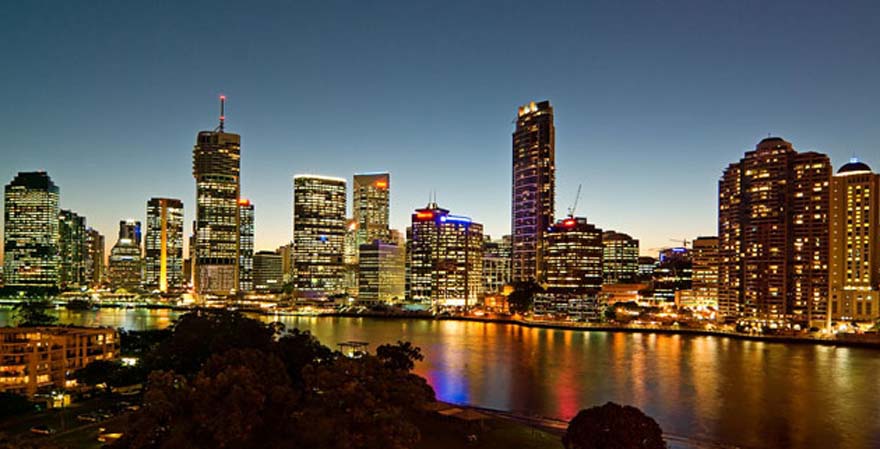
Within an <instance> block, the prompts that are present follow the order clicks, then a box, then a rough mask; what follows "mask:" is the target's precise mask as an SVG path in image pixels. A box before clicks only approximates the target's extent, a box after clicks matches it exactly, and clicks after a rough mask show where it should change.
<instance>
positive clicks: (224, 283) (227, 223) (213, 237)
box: [193, 96, 241, 295]
mask: <svg viewBox="0 0 880 449" xmlns="http://www.w3.org/2000/svg"><path fill="white" fill-rule="evenodd" d="M225 100H226V98H225V97H222V96H221V97H220V105H221V106H220V126H218V127H217V128H216V129H214V130H213V131H201V132H199V134H198V137H196V144H195V146H194V147H193V176H194V177H195V180H196V229H195V236H196V245H195V260H194V264H193V278H194V279H193V284H194V287H195V291H196V293H198V294H214V295H228V294H231V293H235V291H236V290H238V257H239V254H238V250H239V248H238V245H239V238H240V235H239V233H240V230H239V223H238V220H239V216H238V214H239V211H238V199H239V195H240V186H241V184H240V178H239V172H240V157H241V156H240V154H241V136H239V135H238V134H232V133H227V132H225V130H224V121H225V116H224V111H223V107H224V104H225Z"/></svg>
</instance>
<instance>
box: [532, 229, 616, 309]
mask: <svg viewBox="0 0 880 449" xmlns="http://www.w3.org/2000/svg"><path fill="white" fill-rule="evenodd" d="M602 257H603V246H602V230H601V229H599V228H597V227H596V226H595V225H593V224H590V223H588V222H587V219H586V218H583V217H577V218H575V217H568V218H566V219H564V220H559V221H558V222H556V224H554V225H553V226H551V227H550V229H549V232H547V246H546V255H545V258H544V263H545V270H546V271H545V283H546V285H547V291H548V292H549V293H557V294H566V295H595V294H597V293H598V292H599V290H601V289H602Z"/></svg>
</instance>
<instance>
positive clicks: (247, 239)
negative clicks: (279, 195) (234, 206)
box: [238, 198, 254, 292]
mask: <svg viewBox="0 0 880 449" xmlns="http://www.w3.org/2000/svg"><path fill="white" fill-rule="evenodd" d="M238 224H239V239H238V291H240V292H249V291H253V289H254V204H253V203H251V202H250V200H247V199H244V198H242V199H240V200H238Z"/></svg>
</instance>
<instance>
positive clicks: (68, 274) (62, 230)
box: [58, 209, 89, 289]
mask: <svg viewBox="0 0 880 449" xmlns="http://www.w3.org/2000/svg"><path fill="white" fill-rule="evenodd" d="M58 233H59V235H58V255H59V259H60V261H59V269H58V282H59V285H60V287H61V288H62V289H78V288H80V287H81V286H84V285H88V284H89V283H88V281H87V280H86V265H87V261H88V259H87V251H88V243H87V241H86V238H87V236H86V217H83V216H81V215H78V214H77V213H76V212H72V211H69V210H64V209H62V210H61V213H60V214H59V215H58Z"/></svg>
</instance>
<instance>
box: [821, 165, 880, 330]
mask: <svg viewBox="0 0 880 449" xmlns="http://www.w3.org/2000/svg"><path fill="white" fill-rule="evenodd" d="M830 216H831V218H830V223H831V231H830V238H831V269H830V273H829V302H830V313H829V314H828V317H827V319H826V326H828V327H830V326H831V325H832V323H833V322H838V321H843V322H847V321H859V322H863V323H865V322H868V323H875V322H876V321H877V320H878V318H880V304H878V302H880V175H878V174H876V173H874V172H872V171H871V168H870V167H869V166H868V165H867V164H865V163H862V162H859V161H858V160H857V159H853V160H851V161H850V162H849V163H848V164H846V165H844V166H843V167H841V168H840V169H839V170H838V171H837V174H835V175H834V176H833V177H832V178H831V214H830Z"/></svg>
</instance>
